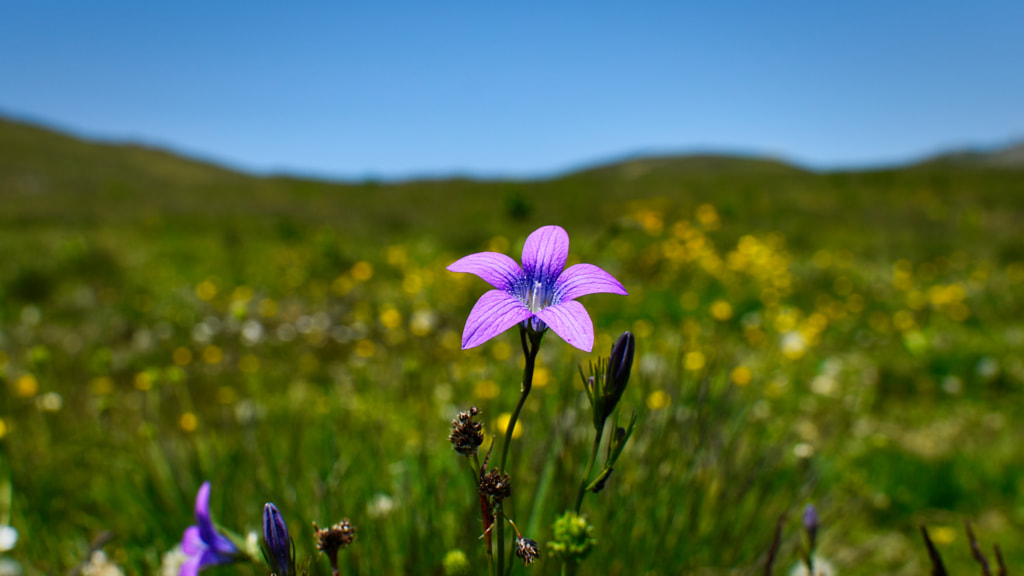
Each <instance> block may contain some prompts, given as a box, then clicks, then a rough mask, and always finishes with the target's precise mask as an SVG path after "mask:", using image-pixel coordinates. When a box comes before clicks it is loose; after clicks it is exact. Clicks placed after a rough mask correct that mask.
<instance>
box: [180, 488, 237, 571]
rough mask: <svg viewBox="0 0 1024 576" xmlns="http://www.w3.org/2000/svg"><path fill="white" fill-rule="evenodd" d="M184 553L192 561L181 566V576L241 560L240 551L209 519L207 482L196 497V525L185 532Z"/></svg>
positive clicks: (183, 538) (183, 539) (183, 540)
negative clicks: (239, 558) (239, 557)
mask: <svg viewBox="0 0 1024 576" xmlns="http://www.w3.org/2000/svg"><path fill="white" fill-rule="evenodd" d="M181 551H182V552H184V553H185V555H186V556H188V557H189V558H188V560H186V561H185V563H184V564H182V565H181V571H180V572H179V573H178V574H179V576H195V575H196V574H198V573H199V571H200V570H202V569H203V568H206V567H207V566H214V565H216V564H227V563H230V562H234V561H235V560H236V559H237V558H238V556H239V552H238V548H236V547H235V545H234V544H232V543H231V540H228V538H227V537H226V536H224V535H223V534H220V533H219V532H217V529H216V528H214V526H213V520H211V519H210V483H209V482H204V483H203V485H202V486H200V487H199V493H198V494H196V525H195V526H189V527H188V528H186V529H185V535H184V536H183V537H182V539H181Z"/></svg>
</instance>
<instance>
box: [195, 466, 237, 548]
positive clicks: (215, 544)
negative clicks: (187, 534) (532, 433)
mask: <svg viewBox="0 0 1024 576" xmlns="http://www.w3.org/2000/svg"><path fill="white" fill-rule="evenodd" d="M196 525H197V526H196V527H197V528H198V531H199V538H200V540H202V541H203V543H204V544H205V545H206V546H207V547H209V548H212V549H213V550H214V551H215V552H217V553H220V554H234V553H236V552H237V551H238V549H237V548H236V547H235V545H234V544H232V543H231V540H228V539H227V538H226V537H225V536H222V535H221V534H219V533H218V532H217V528H216V527H215V526H214V525H213V520H212V519H211V518H210V483H209V482H203V485H202V486H200V487H199V493H198V494H196Z"/></svg>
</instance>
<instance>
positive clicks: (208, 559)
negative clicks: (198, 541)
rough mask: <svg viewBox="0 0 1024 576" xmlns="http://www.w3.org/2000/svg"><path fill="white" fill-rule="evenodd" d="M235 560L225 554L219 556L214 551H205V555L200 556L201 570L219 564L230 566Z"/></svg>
mask: <svg viewBox="0 0 1024 576" xmlns="http://www.w3.org/2000/svg"><path fill="white" fill-rule="evenodd" d="M233 561H234V558H232V557H231V556H227V555H224V554H218V553H216V552H214V551H213V550H203V553H202V554H200V555H199V569H200V570H202V569H203V568H206V567H207V566H216V565H218V564H228V563H230V562H233Z"/></svg>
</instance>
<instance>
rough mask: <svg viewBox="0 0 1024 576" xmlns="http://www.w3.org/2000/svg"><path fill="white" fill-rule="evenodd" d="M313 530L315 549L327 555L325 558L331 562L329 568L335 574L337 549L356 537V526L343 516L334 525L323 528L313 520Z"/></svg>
mask: <svg viewBox="0 0 1024 576" xmlns="http://www.w3.org/2000/svg"><path fill="white" fill-rule="evenodd" d="M313 532H314V534H313V535H314V537H315V538H316V549H317V550H319V551H321V552H323V553H324V554H326V555H327V559H328V560H330V562H331V568H332V569H333V570H334V573H335V574H337V570H338V551H339V550H341V549H342V548H344V547H346V546H348V545H349V544H351V543H352V541H353V540H355V539H356V527H355V526H353V525H352V523H351V522H349V521H348V518H345V519H344V520H342V521H341V522H338V523H337V524H335V525H334V526H331V527H330V528H324V529H320V528H319V527H318V526H317V525H316V522H314V523H313Z"/></svg>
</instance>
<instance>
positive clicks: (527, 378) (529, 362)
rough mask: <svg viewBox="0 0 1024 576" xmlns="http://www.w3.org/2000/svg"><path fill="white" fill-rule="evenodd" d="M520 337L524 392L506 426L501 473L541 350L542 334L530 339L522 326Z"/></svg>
mask: <svg viewBox="0 0 1024 576" xmlns="http://www.w3.org/2000/svg"><path fill="white" fill-rule="evenodd" d="M519 339H520V341H522V344H523V355H524V356H525V357H526V365H525V366H523V385H522V392H521V393H520V395H519V402H518V403H517V404H516V409H515V410H513V411H512V417H511V418H510V419H509V421H508V427H506V428H505V445H504V446H502V447H501V460H500V462H499V464H498V473H499V474H504V473H505V463H506V462H507V461H508V449H509V447H511V445H512V432H513V431H515V429H516V421H518V420H519V412H521V411H522V409H523V404H525V403H526V397H527V396H529V395H530V388H532V387H533V368H534V366H535V365H536V362H537V351H538V350H540V339H541V335H539V334H538V335H537V336H533V335H530V336H529V341H528V340H527V331H526V328H523V327H522V326H520V327H519ZM531 344H532V346H531Z"/></svg>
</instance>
